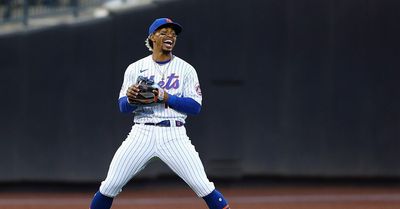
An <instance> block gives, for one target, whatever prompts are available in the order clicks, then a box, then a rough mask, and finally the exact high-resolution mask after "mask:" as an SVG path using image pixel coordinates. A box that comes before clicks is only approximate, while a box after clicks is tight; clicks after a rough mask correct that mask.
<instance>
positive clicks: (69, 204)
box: [0, 186, 400, 209]
mask: <svg viewBox="0 0 400 209" xmlns="http://www.w3.org/2000/svg"><path fill="white" fill-rule="evenodd" d="M220 190H221V191H222V192H223V193H224V195H225V196H226V197H227V198H228V200H229V202H230V205H231V208H233V209H398V208H400V187H365V186H362V187H356V186H346V187H343V186H342V187H335V186H315V187H312V186H297V187H295V186H282V187H276V186H275V187H251V188H245V187H244V188H237V187H235V188H233V187H222V188H220ZM92 195H93V193H91V192H5V191H2V192H0V209H22V208H23V209H50V208H52V209H54V208H57V209H67V208H68V209H78V208H85V209H87V208H88V206H89V204H90V200H91V197H92ZM188 208H191V209H206V208H207V206H206V205H205V203H204V202H203V200H202V199H200V198H197V197H195V196H194V193H193V192H192V191H191V190H190V189H188V188H186V187H173V188H166V187H161V188H141V189H136V190H133V189H127V190H125V191H124V192H122V194H121V195H120V196H118V197H117V198H116V199H115V201H114V205H113V209H188Z"/></svg>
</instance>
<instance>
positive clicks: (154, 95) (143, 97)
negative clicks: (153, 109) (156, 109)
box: [130, 76, 158, 105]
mask: <svg viewBox="0 0 400 209" xmlns="http://www.w3.org/2000/svg"><path fill="white" fill-rule="evenodd" d="M136 84H137V85H138V88H139V92H138V95H137V96H136V98H134V99H131V100H130V103H132V104H136V105H149V104H153V103H157V102H158V88H157V87H156V86H155V85H154V81H153V80H150V79H148V78H146V77H143V76H139V77H138V79H137V81H136Z"/></svg>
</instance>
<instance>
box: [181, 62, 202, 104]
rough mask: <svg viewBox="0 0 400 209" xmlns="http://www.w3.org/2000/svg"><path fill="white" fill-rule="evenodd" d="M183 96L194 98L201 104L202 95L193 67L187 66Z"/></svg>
mask: <svg viewBox="0 0 400 209" xmlns="http://www.w3.org/2000/svg"><path fill="white" fill-rule="evenodd" d="M183 96H184V97H190V98H192V99H194V100H195V101H196V102H198V103H199V104H200V105H201V102H202V95H201V89H200V82H199V79H198V77H197V72H196V70H195V69H194V68H193V67H191V66H190V67H189V68H188V71H187V73H186V74H185V80H184V88H183Z"/></svg>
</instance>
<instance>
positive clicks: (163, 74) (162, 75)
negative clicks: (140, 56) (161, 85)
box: [154, 58, 172, 80]
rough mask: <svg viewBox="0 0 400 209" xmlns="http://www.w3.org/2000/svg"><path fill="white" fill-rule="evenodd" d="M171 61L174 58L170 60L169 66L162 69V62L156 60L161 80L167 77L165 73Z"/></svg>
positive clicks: (155, 63)
mask: <svg viewBox="0 0 400 209" xmlns="http://www.w3.org/2000/svg"><path fill="white" fill-rule="evenodd" d="M171 62H172V58H171V60H169V62H168V64H167V66H166V67H165V68H164V69H161V68H162V67H161V65H160V64H158V63H157V62H154V65H155V67H156V69H157V71H158V73H159V74H160V75H161V80H164V79H165V73H166V72H167V71H168V68H169V65H170V64H171Z"/></svg>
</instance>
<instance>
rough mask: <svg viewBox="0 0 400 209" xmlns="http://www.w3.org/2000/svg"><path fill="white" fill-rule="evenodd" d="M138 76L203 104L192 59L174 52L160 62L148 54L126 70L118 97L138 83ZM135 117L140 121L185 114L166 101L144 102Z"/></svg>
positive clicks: (178, 116) (178, 117) (180, 118)
mask: <svg viewBox="0 0 400 209" xmlns="http://www.w3.org/2000/svg"><path fill="white" fill-rule="evenodd" d="M139 76H144V77H147V78H150V79H152V80H154V82H155V83H157V84H158V85H159V86H160V87H161V88H163V89H165V90H166V91H167V92H168V93H169V94H171V95H176V96H179V97H190V98H192V99H194V100H195V101H196V102H198V103H199V104H200V105H201V101H202V96H201V90H200V84H199V80H198V77H197V73H196V70H195V69H194V68H193V66H191V65H190V64H189V63H187V62H185V61H184V60H182V59H180V58H179V57H177V56H173V57H172V59H171V60H170V61H169V62H167V63H161V64H160V63H157V62H155V61H154V60H153V59H152V56H151V55H149V56H147V57H145V58H142V59H140V60H138V61H136V62H134V63H132V64H131V65H129V66H128V68H127V69H126V71H125V75H124V81H123V84H122V88H121V91H120V93H119V98H121V97H124V96H126V91H127V89H128V87H129V86H131V85H133V84H136V80H137V78H138V77H139ZM134 113H135V117H134V121H135V122H138V123H146V122H152V123H157V122H160V121H162V120H179V121H182V122H184V121H185V119H186V117H187V116H186V114H185V113H182V112H178V111H176V110H173V109H172V108H166V106H165V104H161V103H160V104H156V105H152V106H141V107H138V108H137V109H136V110H135V111H134Z"/></svg>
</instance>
